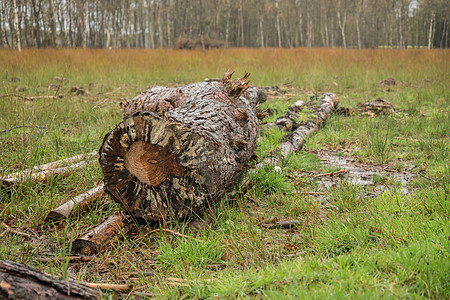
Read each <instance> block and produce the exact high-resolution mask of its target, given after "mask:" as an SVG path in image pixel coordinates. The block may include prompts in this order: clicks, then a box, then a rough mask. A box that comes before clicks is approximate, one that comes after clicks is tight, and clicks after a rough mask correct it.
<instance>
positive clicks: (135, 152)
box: [124, 140, 185, 187]
mask: <svg viewBox="0 0 450 300" xmlns="http://www.w3.org/2000/svg"><path fill="white" fill-rule="evenodd" d="M124 165H125V168H126V169H127V170H128V171H129V172H130V173H131V174H133V175H134V176H136V177H137V178H138V179H139V180H140V181H142V182H144V183H146V184H148V185H151V186H152V187H157V186H158V185H160V184H161V183H163V182H164V181H166V180H167V178H168V177H169V175H175V176H179V177H181V176H184V172H185V170H184V168H183V167H182V166H181V165H180V164H179V163H178V162H177V161H175V160H174V156H173V153H170V150H169V149H168V148H167V147H165V148H163V147H161V146H158V145H153V144H150V143H148V142H145V141H141V140H139V141H136V142H134V143H133V144H132V145H131V146H130V149H129V150H128V152H127V154H126V155H125V159H124Z"/></svg>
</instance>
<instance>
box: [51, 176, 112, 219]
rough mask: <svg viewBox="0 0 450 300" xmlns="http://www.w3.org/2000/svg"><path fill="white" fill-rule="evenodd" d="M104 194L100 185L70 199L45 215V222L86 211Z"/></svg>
mask: <svg viewBox="0 0 450 300" xmlns="http://www.w3.org/2000/svg"><path fill="white" fill-rule="evenodd" d="M103 194H104V186H103V184H100V185H99V186H96V187H94V188H92V189H90V190H89V191H87V192H86V193H83V194H81V195H78V196H76V197H75V198H73V199H70V200H69V201H67V202H66V203H64V204H62V205H61V206H59V207H57V208H55V209H53V210H52V211H50V212H49V213H48V214H47V217H46V218H45V220H46V221H50V220H61V219H66V218H68V217H70V216H72V215H75V214H78V213H81V212H84V211H86V210H88V209H89V208H90V207H91V206H92V204H93V203H94V202H96V201H97V200H98V199H100V198H101V197H102V196H103Z"/></svg>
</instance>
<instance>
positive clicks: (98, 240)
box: [72, 214, 132, 256]
mask: <svg viewBox="0 0 450 300" xmlns="http://www.w3.org/2000/svg"><path fill="white" fill-rule="evenodd" d="M131 225H132V223H131V222H130V221H128V220H127V219H126V218H125V217H124V216H123V215H122V214H115V215H112V216H110V217H109V218H108V219H107V220H106V221H105V222H103V223H102V224H100V225H98V226H97V227H95V228H94V229H92V230H89V231H88V232H87V233H86V234H84V235H83V236H82V237H80V238H78V239H76V240H75V241H73V243H72V252H73V253H75V254H80V255H88V256H90V255H94V254H97V253H99V252H101V251H103V250H104V249H106V248H107V247H108V246H109V245H110V244H111V243H112V241H113V239H114V238H116V237H117V236H118V235H119V233H120V232H122V233H123V234H126V233H127V232H128V231H129V229H130V228H131Z"/></svg>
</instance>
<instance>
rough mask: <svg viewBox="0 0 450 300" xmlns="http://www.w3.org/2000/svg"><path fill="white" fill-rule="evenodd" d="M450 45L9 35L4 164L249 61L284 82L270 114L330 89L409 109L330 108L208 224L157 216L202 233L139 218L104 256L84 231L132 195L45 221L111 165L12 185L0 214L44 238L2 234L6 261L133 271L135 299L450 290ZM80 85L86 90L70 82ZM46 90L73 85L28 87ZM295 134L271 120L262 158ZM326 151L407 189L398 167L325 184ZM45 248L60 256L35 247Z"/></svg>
mask: <svg viewBox="0 0 450 300" xmlns="http://www.w3.org/2000/svg"><path fill="white" fill-rule="evenodd" d="M449 57H450V56H449V52H448V51H446V50H432V51H429V50H342V49H280V50H278V49H263V50H261V49H229V50H214V51H208V52H207V53H206V55H203V54H202V53H201V52H198V51H175V50H111V51H108V50H81V49H79V50H74V49H58V50H52V49H45V50H33V49H25V50H23V51H22V53H17V52H15V51H13V50H6V49H2V50H0V66H1V67H2V68H1V69H2V73H0V80H1V83H2V84H1V86H0V96H1V98H0V110H1V111H2V114H1V115H0V152H1V155H0V175H5V174H8V173H11V172H14V171H18V170H22V169H25V168H28V167H31V166H34V165H37V164H42V163H46V162H50V161H55V160H58V159H62V158H65V157H70V156H73V155H76V154H80V153H86V152H90V151H93V150H97V149H98V148H99V147H100V144H101V141H102V139H103V137H104V136H105V134H106V133H107V132H108V131H109V130H111V129H112V128H113V127H114V126H115V124H117V123H118V122H120V120H121V113H120V109H119V103H120V102H121V101H124V100H126V99H131V98H133V97H134V96H135V95H136V94H137V93H139V92H140V91H142V90H145V89H146V88H147V87H148V86H152V85H156V84H160V85H171V86H172V85H178V84H186V83H191V82H195V81H200V80H203V79H204V78H207V77H208V78H211V77H220V76H221V74H223V73H224V72H225V71H226V70H227V69H233V70H235V71H236V74H237V75H241V74H243V73H244V72H245V71H249V72H251V73H252V76H251V80H252V84H254V85H256V86H263V85H278V86H280V87H281V88H282V89H285V90H286V91H287V93H286V94H284V95H278V96H272V97H270V98H269V100H268V101H267V102H266V103H264V104H263V108H271V109H272V111H273V112H274V114H273V115H272V116H270V117H269V118H268V119H267V121H268V122H272V121H274V120H275V119H276V117H278V116H280V115H282V114H283V112H284V111H285V110H286V109H287V107H289V105H290V104H292V103H293V102H295V101H297V100H302V101H305V102H307V101H308V100H309V99H310V97H311V96H313V95H314V94H316V93H319V94H320V93H321V92H326V91H330V92H334V93H336V94H337V95H338V96H339V99H340V101H341V105H343V106H346V107H356V104H357V103H358V102H367V101H370V100H373V99H376V98H378V97H382V98H384V99H386V100H388V101H389V102H391V103H393V104H394V106H395V108H396V114H393V115H388V116H380V117H376V118H369V117H367V116H359V115H354V116H350V117H343V116H338V115H332V116H330V118H329V119H328V121H327V124H326V126H325V127H324V128H322V129H321V130H320V131H319V132H318V133H317V134H316V135H314V136H312V137H310V138H309V139H308V140H307V142H306V144H305V146H304V148H303V150H302V151H300V152H299V153H296V154H294V155H291V156H289V157H287V158H285V159H283V160H282V161H281V162H280V164H279V166H278V167H279V168H280V169H277V170H275V168H274V167H266V168H262V169H258V170H256V171H254V172H248V173H247V174H246V180H243V181H242V182H238V183H236V186H235V188H234V189H232V190H231V191H230V192H229V193H227V195H225V196H224V197H223V199H221V201H220V202H219V203H218V204H217V207H216V208H215V209H214V211H213V212H209V213H208V214H207V216H205V217H206V219H207V220H208V221H207V225H206V226H204V227H203V228H202V229H193V228H191V227H189V226H187V224H184V223H181V224H176V223H169V224H160V226H167V227H168V228H169V229H172V230H177V231H180V232H182V233H183V234H186V235H188V236H190V237H194V238H196V239H199V240H203V241H204V242H199V241H197V240H195V239H192V238H189V239H184V238H180V237H177V236H171V235H168V234H166V233H164V232H162V231H160V232H159V233H152V234H150V233H149V232H150V231H151V230H152V229H153V227H152V226H150V225H149V226H140V227H137V228H135V230H134V231H133V233H131V234H130V235H126V236H120V238H119V239H117V240H115V241H114V242H113V244H112V245H111V247H110V248H108V249H107V250H106V251H104V252H103V253H101V254H99V255H97V256H96V257H95V258H94V259H93V260H92V261H90V262H86V263H81V264H72V263H68V261H67V257H68V256H69V255H70V249H71V243H72V241H73V240H74V239H75V238H76V237H78V236H80V235H82V234H83V233H84V232H85V231H86V230H87V229H89V228H91V227H92V226H95V225H96V224H99V223H100V222H101V221H102V220H104V219H105V218H107V217H108V216H109V215H110V214H111V213H113V212H116V211H118V210H120V207H119V206H118V205H116V204H115V203H111V202H107V201H106V199H103V200H102V201H101V202H100V204H99V205H97V206H96V207H95V208H94V209H93V210H92V211H90V212H89V213H87V214H85V215H81V216H79V217H74V218H72V219H70V220H68V221H67V222H65V223H61V224H46V223H45V222H44V219H45V216H46V214H47V213H48V211H49V210H51V209H53V208H54V207H56V206H57V205H59V204H61V203H63V202H65V201H67V200H68V199H69V198H71V197H74V196H76V195H78V194H81V193H83V192H85V191H87V190H88V189H90V188H91V187H92V186H94V185H95V184H98V183H99V182H100V181H101V179H102V177H101V171H100V168H99V167H98V165H96V164H93V163H91V164H89V167H87V168H86V169H84V170H82V171H80V172H77V173H75V174H73V175H71V176H69V177H67V178H56V179H54V180H52V181H50V182H48V183H45V184H43V183H39V184H33V183H26V184H22V185H18V186H15V187H14V188H13V189H11V190H5V189H3V190H0V224H2V223H5V224H8V225H9V226H12V227H14V228H15V229H17V230H19V231H22V232H25V233H28V234H30V235H31V236H33V238H31V239H29V238H27V237H25V236H20V235H15V234H10V233H4V234H3V236H2V237H1V239H0V259H8V260H13V261H17V262H20V263H24V264H28V265H31V266H33V267H36V268H37V269H39V270H41V271H43V272H46V273H48V274H51V275H53V276H55V277H58V278H63V279H67V278H74V279H77V280H84V281H92V282H107V283H131V284H132V285H133V290H132V293H131V294H130V295H128V296H129V297H130V298H133V297H134V296H133V293H134V292H145V293H151V294H152V295H153V296H154V297H157V298H177V299H178V298H197V299H199V298H201V299H206V298H229V299H235V298H259V297H262V298H270V299H284V298H286V299H292V298H296V299H297V298H317V299H335V298H344V297H346V298H356V299H367V298H369V299H371V298H377V299H378V298H414V299H421V298H430V299H447V298H449V297H450V286H449V282H450V272H449V271H448V270H450V263H449V262H450V257H449V253H450V252H449V250H450V249H449V248H450V243H449V240H448V237H449V236H450V229H449V226H448V223H449V215H450V214H449V212H450V206H449V203H450V201H448V195H449V190H450V180H449V179H450V175H449V174H450V172H449V156H448V153H449V150H450V149H449V130H448V124H450V120H449V113H448V107H449V99H450V88H449V86H450V76H449V71H448V70H449V69H450V68H449V65H450V64H449ZM55 77H64V78H65V79H64V80H62V81H58V80H57V78H55ZM388 77H393V78H395V80H396V81H397V85H396V86H393V87H391V88H390V90H389V91H388V90H387V87H384V86H381V85H380V84H379V82H380V81H381V80H383V79H385V78H388ZM51 84H54V85H51ZM49 86H50V88H49ZM54 86H60V87H59V89H55V88H54ZM75 86H79V87H83V88H85V89H87V90H88V91H89V94H88V95H85V96H82V95H75V94H72V93H70V92H69V90H70V88H71V87H75ZM11 94H13V95H11ZM42 95H50V96H55V95H63V97H62V98H58V97H56V98H50V99H49V98H40V99H36V100H34V101H26V100H24V99H22V96H42ZM304 117H305V115H302V116H300V118H304ZM283 136H284V132H283V131H281V130H278V129H263V132H262V135H261V138H260V140H259V141H258V149H257V155H258V157H259V159H260V160H262V159H264V158H266V157H267V156H268V155H269V154H270V151H271V150H272V149H274V148H275V147H276V146H277V145H278V143H279V141H280V140H281V139H282V138H283ZM323 151H326V152H327V153H335V154H336V155H337V156H338V157H340V158H343V159H346V158H352V159H354V160H356V162H357V163H359V164H361V165H364V166H365V167H366V168H368V169H370V168H372V167H373V168H375V167H378V168H387V169H389V170H394V171H396V172H397V173H401V172H406V173H407V174H409V175H411V182H410V183H409V184H408V186H407V188H408V192H407V193H404V192H402V184H401V183H399V182H398V181H397V180H396V179H395V178H394V177H393V176H391V173H383V174H375V175H374V176H373V178H372V180H373V185H365V186H362V185H355V184H353V183H352V181H351V180H350V178H349V177H347V176H344V177H342V178H340V179H339V180H336V179H335V180H333V182H332V184H331V185H330V186H327V187H326V188H325V187H324V186H323V182H321V181H320V180H318V179H316V178H314V175H316V174H319V173H324V172H329V171H336V170H339V169H340V167H338V166H337V167H336V166H334V167H333V166H325V165H323V164H322V163H321V157H322V156H321V155H322V154H321V153H322V152H323ZM380 165H381V166H380ZM392 174H396V173H392ZM409 175H408V176H409ZM380 188H383V189H380ZM314 193H318V194H314ZM283 220H295V221H299V224H300V225H299V226H298V227H297V228H295V229H292V230H283V229H268V228H266V227H264V226H262V225H263V224H271V223H274V222H277V221H283ZM3 229H4V228H3V227H2V229H1V230H3ZM0 234H2V233H1V232H0ZM48 256H55V257H59V258H63V260H62V261H55V262H50V263H43V262H40V261H39V260H38V259H39V258H43V257H48ZM171 278H178V281H173V280H172V279H171ZM113 296H114V294H113V293H112V292H104V293H103V294H102V297H103V298H104V299H110V298H112V297H113ZM126 296H127V295H126Z"/></svg>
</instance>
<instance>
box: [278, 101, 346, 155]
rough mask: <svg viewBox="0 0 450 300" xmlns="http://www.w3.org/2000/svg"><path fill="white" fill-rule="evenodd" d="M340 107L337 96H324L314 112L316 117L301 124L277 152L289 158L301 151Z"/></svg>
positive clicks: (287, 137) (286, 138)
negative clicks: (306, 142) (329, 116)
mask: <svg viewBox="0 0 450 300" xmlns="http://www.w3.org/2000/svg"><path fill="white" fill-rule="evenodd" d="M305 105H308V104H305ZM311 106H314V104H311ZM338 106H339V99H338V97H337V96H336V95H335V94H332V93H325V94H323V95H322V98H321V100H320V102H319V104H318V108H317V109H316V111H315V112H313V114H314V116H313V117H311V118H309V119H308V120H307V121H305V122H301V123H300V125H299V126H298V127H297V128H296V129H295V130H294V131H293V132H292V133H290V134H288V135H287V136H286V137H285V138H284V140H283V142H282V143H281V145H279V147H278V148H277V150H276V151H279V152H280V153H281V154H282V155H283V156H287V155H289V154H291V153H294V152H296V151H298V150H300V149H301V148H302V146H303V144H304V143H305V140H306V138H307V137H309V136H310V135H312V134H313V133H315V132H317V131H318V130H319V129H320V128H321V127H323V125H324V124H325V121H326V120H327V118H328V115H329V114H330V113H331V111H332V110H333V109H335V108H337V107H338Z"/></svg>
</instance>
